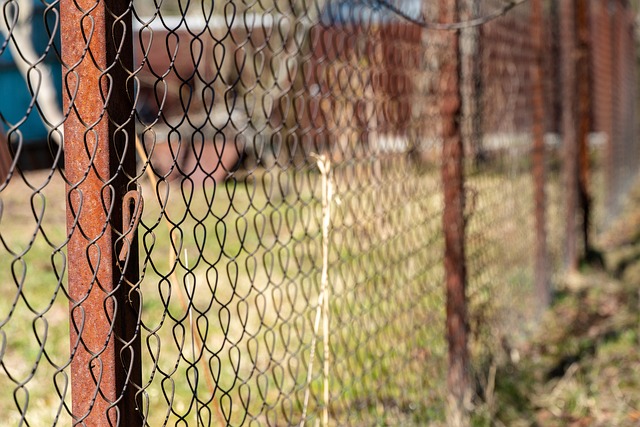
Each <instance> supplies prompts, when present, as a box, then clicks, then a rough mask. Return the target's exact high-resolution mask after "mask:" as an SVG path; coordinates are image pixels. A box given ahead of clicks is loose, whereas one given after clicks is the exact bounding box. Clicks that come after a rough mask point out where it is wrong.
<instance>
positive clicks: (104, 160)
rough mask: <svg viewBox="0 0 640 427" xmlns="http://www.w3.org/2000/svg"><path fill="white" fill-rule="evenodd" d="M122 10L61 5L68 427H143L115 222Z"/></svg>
mask: <svg viewBox="0 0 640 427" xmlns="http://www.w3.org/2000/svg"><path fill="white" fill-rule="evenodd" d="M128 5H129V3H128V2H123V1H117V0H104V1H100V2H95V1H93V0H61V2H60V10H61V14H60V15H61V16H60V18H61V45H62V61H63V67H64V68H63V98H64V108H65V111H67V112H68V113H67V119H66V121H65V124H64V127H65V129H64V130H65V133H64V134H65V141H64V144H65V174H66V178H67V182H68V186H67V229H68V233H69V235H70V240H69V243H68V257H69V263H68V265H69V270H68V282H69V296H70V316H71V318H70V328H71V358H72V359H71V387H72V411H73V419H74V425H86V426H113V425H119V426H138V425H141V418H140V417H139V416H135V414H136V409H137V407H136V405H135V399H134V396H135V392H136V387H135V386H134V384H138V385H139V384H140V383H141V374H140V357H139V355H140V342H139V336H138V334H137V333H136V325H137V323H138V322H137V319H138V312H139V304H140V300H139V297H138V292H137V290H136V289H135V287H132V284H136V283H137V280H138V278H137V276H138V271H137V269H138V259H137V252H138V250H137V247H136V244H135V240H136V239H131V238H127V239H126V240H127V241H126V242H125V238H124V236H123V234H124V233H125V232H126V231H127V230H128V229H129V228H131V227H127V225H124V226H123V223H122V221H123V203H126V206H125V208H126V209H131V210H138V211H139V207H136V206H133V205H130V204H129V203H130V201H131V200H134V201H135V200H138V199H137V198H136V197H131V195H130V197H128V198H127V202H124V200H125V194H126V193H127V190H128V189H129V188H128V186H129V185H135V183H134V181H133V179H134V177H135V145H134V141H135V133H134V132H135V128H134V122H133V117H132V114H131V112H132V111H133V102H132V99H133V89H132V87H133V85H132V81H131V80H128V77H129V74H128V72H127V70H131V69H132V64H133V54H132V48H133V43H132V33H131V12H130V11H129V10H128ZM123 39H124V40H123ZM125 89H126V90H125ZM134 191H135V190H134ZM134 196H135V195H134ZM138 213H139V212H138ZM130 216H131V212H127V214H126V215H125V217H130ZM123 245H124V247H125V249H122V246H123ZM116 246H117V247H118V249H119V250H120V251H121V254H124V256H123V257H122V260H121V261H119V260H118V255H117V254H118V251H117V250H116ZM123 271H124V272H125V273H124V274H123Z"/></svg>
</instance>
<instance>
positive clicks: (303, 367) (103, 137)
mask: <svg viewBox="0 0 640 427" xmlns="http://www.w3.org/2000/svg"><path fill="white" fill-rule="evenodd" d="M577 3H580V2H577ZM566 4H569V3H568V2H567V3H566ZM2 5H3V8H2V17H1V18H2V19H0V21H1V22H0V29H1V32H0V37H1V39H0V41H1V42H2V43H1V44H0V87H2V91H3V94H5V96H4V97H3V99H2V100H0V122H1V124H2V144H1V146H0V271H1V272H2V279H0V287H1V289H2V294H3V295H4V298H3V299H2V300H0V388H1V390H2V392H1V394H0V412H1V413H2V414H3V417H4V419H5V420H6V423H7V425H68V424H70V423H71V424H73V425H86V426H93V425H105V426H106V425H122V426H128V425H131V426H134V425H135V426H138V425H150V426H158V425H175V426H186V425H194V426H195V425H271V426H281V425H301V426H302V425H304V424H306V423H309V424H313V425H317V424H322V425H426V424H434V425H453V424H452V423H453V421H452V420H454V418H455V410H456V408H457V409H461V408H468V407H469V404H472V403H473V401H474V399H481V398H482V390H483V388H486V387H488V386H490V385H489V384H488V382H490V378H487V367H488V366H489V365H490V364H491V363H492V358H493V357H494V356H495V354H496V352H497V351H498V349H502V350H505V349H506V350H507V353H508V352H509V351H508V350H509V349H510V348H511V347H512V346H513V345H515V344H516V343H517V342H518V340H519V339H520V338H521V337H522V336H524V335H526V333H527V331H529V330H530V328H532V327H533V325H534V324H535V321H536V319H537V317H538V316H539V314H540V313H541V312H542V311H543V310H544V308H545V307H546V304H547V303H548V301H549V298H550V296H551V288H550V283H551V281H552V277H553V276H554V275H555V274H556V273H558V272H561V271H563V270H564V269H565V268H566V267H567V266H569V267H571V265H572V263H575V262H577V257H578V255H579V254H580V253H582V252H584V251H587V250H589V247H588V246H589V245H588V244H589V241H588V235H589V232H590V231H591V229H602V228H605V227H606V226H607V224H609V223H610V222H611V221H612V220H613V219H614V218H615V214H616V212H617V211H618V209H619V207H620V205H621V204H622V203H623V200H624V195H625V194H626V192H627V191H628V189H629V188H630V186H631V184H632V182H633V179H634V177H635V175H636V172H637V167H638V166H637V165H638V158H639V157H638V154H639V153H638V148H637V146H638V144H637V140H636V126H637V120H636V114H637V109H636V102H637V97H636V89H635V87H636V80H637V77H636V69H635V65H636V51H635V41H634V33H633V30H634V27H633V25H634V24H633V22H634V21H633V19H634V12H633V11H632V10H631V9H630V7H629V6H628V4H627V3H626V2H624V1H613V2H591V3H590V5H591V6H589V9H588V15H587V16H588V17H589V20H588V23H589V25H588V26H587V27H586V28H587V31H588V32H587V34H588V43H587V44H586V46H587V47H588V49H587V50H586V52H588V53H589V56H588V57H585V58H588V61H589V62H588V64H590V66H588V67H587V69H588V70H590V73H591V77H590V78H589V79H587V81H588V84H589V93H591V94H593V95H592V96H591V97H590V98H589V99H588V100H587V102H588V104H586V105H588V107H589V108H588V109H587V112H588V114H589V120H590V125H589V128H588V132H587V133H586V134H584V132H583V133H581V131H580V129H583V128H580V127H579V125H580V123H582V121H581V120H582V117H583V115H581V113H580V112H581V111H583V110H582V109H581V107H580V105H583V104H580V102H582V101H580V102H579V101H578V100H579V99H582V98H579V97H578V93H581V92H579V90H580V88H581V86H580V85H581V84H582V83H580V82H581V81H583V80H581V79H580V78H577V77H576V75H577V73H578V71H579V70H580V64H582V63H580V62H578V59H579V58H578V56H577V55H569V53H571V52H573V51H572V49H575V50H576V51H578V49H579V48H580V46H582V45H580V40H582V39H580V38H579V37H578V33H579V31H580V30H581V29H583V27H581V26H580V25H577V26H576V28H577V30H576V34H569V35H566V34H565V33H564V32H563V31H565V30H564V29H563V23H566V22H568V21H567V20H571V22H573V20H576V22H582V21H580V20H579V19H578V18H576V16H579V10H578V9H579V8H577V9H576V10H574V9H572V8H570V7H565V8H563V7H559V6H558V4H557V3H556V2H553V1H538V0H529V1H524V2H516V3H506V2H504V1H501V0H483V1H471V0H458V1H453V0H442V1H439V2H428V1H414V0H394V1H390V2H389V1H387V0H376V1H366V0H316V1H314V2H307V1H302V0H300V1H289V2H279V1H277V0H267V1H260V2H251V1H243V2H236V1H228V2H226V3H223V2H211V1H205V0H203V1H201V2H193V1H179V2H175V3H170V2H159V3H157V2H143V1H134V2H133V3H132V4H125V3H122V2H115V1H98V2H95V1H89V0H82V1H81V0H76V1H71V0H60V1H55V2H51V3H47V2H44V1H35V2H33V1H31V0H4V1H3V2H2ZM574 14H575V15H574ZM460 22H461V24H459V25H458V24H455V23H460ZM451 24H455V25H451ZM452 28H457V30H455V31H453V30H452ZM559 34H562V37H558V35H559ZM580 34H582V33H580ZM561 40H562V43H566V44H567V46H565V45H563V44H562V43H561ZM567 40H570V41H571V43H568V42H567ZM567 58H571V59H567ZM576 58H578V59H576ZM561 65H562V67H561ZM567 87H569V88H572V89H569V92H566V91H567V89H566V88H567ZM574 89H575V90H574ZM563 90H564V91H565V92H563ZM567 93H568V94H569V95H571V96H569V97H567V96H566V94H567ZM572 94H573V95H572ZM567 111H570V112H571V111H573V112H574V113H575V114H573V115H572V116H570V117H568V116H567V114H568V113H567ZM574 125H575V126H574ZM571 135H573V136H571ZM570 147H574V148H575V150H577V151H575V153H578V152H580V150H583V151H584V150H586V151H585V152H586V153H587V154H586V155H585V156H586V158H587V159H588V161H587V162H586V163H584V162H578V156H577V155H575V156H572V155H571V153H572V151H570V149H571V148H570ZM585 147H586V148H585ZM567 153H569V154H567ZM571 159H573V160H574V161H575V163H572V160H571ZM572 165H573V166H572ZM585 176H586V177H588V180H586V181H585V180H584V177H585ZM583 183H585V186H581V185H582V184H583ZM581 189H582V190H585V191H586V193H585V194H586V196H588V197H586V196H585V197H583V198H580V193H579V191H580V190H581ZM572 197H573V199H572ZM570 200H574V201H575V202H574V203H573V204H571V203H570V202H569V201H570ZM585 200H588V201H592V202H593V210H595V213H594V214H593V215H594V217H595V219H594V220H593V221H592V222H593V224H594V227H589V226H588V225H589V223H590V222H589V221H590V216H589V215H591V214H590V213H589V212H590V210H589V208H588V207H587V208H586V209H585V206H587V204H586V202H585ZM589 206H590V205H589ZM582 223H586V224H587V226H585V227H584V229H585V233H584V234H582V233H581V231H580V230H581V228H580V227H581V225H580V224H582ZM582 241H584V242H582ZM567 242H574V245H575V247H574V248H573V252H572V249H571V248H570V247H567V246H566V244H567ZM580 242H582V243H584V246H587V247H586V248H585V249H584V251H581V250H580V249H579V248H578V246H580V245H579V243H580ZM572 254H573V255H572ZM574 258H575V259H574ZM456 375H457V376H456ZM472 389H473V390H474V392H473V393H471V392H469V390H472ZM452 396H453V398H452ZM447 417H449V418H448V421H447ZM452 417H453V418H452Z"/></svg>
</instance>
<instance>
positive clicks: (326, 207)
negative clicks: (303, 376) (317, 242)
mask: <svg viewBox="0 0 640 427" xmlns="http://www.w3.org/2000/svg"><path fill="white" fill-rule="evenodd" d="M313 157H315V159H316V161H317V164H318V169H319V170H320V174H321V175H322V273H321V277H320V295H318V306H317V308H316V318H315V322H314V324H313V339H312V340H311V353H310V355H309V364H308V366H307V383H306V385H307V386H306V389H305V391H304V404H303V408H302V418H301V420H300V427H304V422H305V419H306V418H307V408H308V405H309V394H310V389H311V377H312V376H313V361H314V357H315V347H316V341H317V337H318V329H319V328H320V318H321V317H322V340H323V349H324V351H323V354H324V364H323V370H322V380H323V382H322V388H323V408H322V426H323V427H327V426H328V425H329V367H330V363H329V362H330V361H329V357H330V353H329V274H328V273H329V231H330V226H331V200H332V199H333V183H332V181H331V176H330V174H331V161H330V160H329V159H328V158H326V157H325V156H323V155H322V156H318V155H315V154H313Z"/></svg>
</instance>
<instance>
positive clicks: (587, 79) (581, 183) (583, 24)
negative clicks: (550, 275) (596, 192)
mask: <svg viewBox="0 0 640 427" xmlns="http://www.w3.org/2000/svg"><path fill="white" fill-rule="evenodd" d="M589 12H590V10H589V1H588V0H576V17H575V19H576V33H577V34H576V35H577V43H578V46H577V49H578V55H577V58H576V79H577V85H578V88H577V90H578V158H579V165H578V168H579V172H578V195H579V204H580V212H581V214H582V224H581V225H582V230H581V232H582V233H581V234H582V243H583V251H584V253H583V255H584V256H585V257H586V258H588V257H589V255H590V254H591V242H590V230H589V229H590V225H591V224H590V223H591V194H590V192H589V185H590V161H589V133H590V132H591V114H592V102H591V52H590V50H591V34H590V31H591V30H590V25H589V18H590V13H589Z"/></svg>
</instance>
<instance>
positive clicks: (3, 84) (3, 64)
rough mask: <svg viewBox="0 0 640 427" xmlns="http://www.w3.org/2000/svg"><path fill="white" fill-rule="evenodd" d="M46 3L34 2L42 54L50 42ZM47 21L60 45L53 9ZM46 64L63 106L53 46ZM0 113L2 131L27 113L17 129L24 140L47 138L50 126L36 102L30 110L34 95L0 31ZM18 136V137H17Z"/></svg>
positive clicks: (59, 70) (34, 22) (34, 34)
mask: <svg viewBox="0 0 640 427" xmlns="http://www.w3.org/2000/svg"><path fill="white" fill-rule="evenodd" d="M45 10H46V7H45V5H43V4H42V2H40V1H37V0H36V1H35V2H34V9H33V16H32V29H33V32H32V42H33V46H34V48H35V52H36V54H38V55H43V54H44V52H45V51H46V50H47V45H48V43H49V39H50V36H49V33H48V32H47V27H46V26H45ZM46 19H47V23H48V26H49V30H50V31H56V35H55V38H54V43H55V44H56V46H60V34H59V26H58V27H56V26H55V25H56V16H55V14H54V11H53V10H51V11H49V12H48V13H47V14H46ZM44 63H45V64H47V65H48V66H49V68H50V70H51V75H52V78H53V81H54V83H55V86H56V87H55V90H56V92H57V95H58V102H59V105H62V98H61V93H62V66H61V65H60V60H59V59H58V57H57V55H56V52H55V51H54V49H53V47H51V48H49V51H48V52H47V55H46V56H45V58H44ZM0 93H2V96H1V97H0V115H1V116H2V118H1V125H2V128H3V131H4V132H5V133H7V132H8V131H9V129H10V127H11V126H15V125H17V124H18V123H20V122H21V121H22V120H23V119H24V118H25V116H27V113H28V116H27V118H26V120H25V121H24V122H22V123H21V124H20V125H19V126H18V130H19V131H20V133H21V134H22V137H23V142H24V143H26V144H33V143H36V142H40V143H41V142H42V141H45V140H46V138H47V134H48V131H47V128H46V126H45V125H44V123H43V122H42V119H41V118H40V114H39V113H38V110H37V108H36V107H35V104H34V106H33V108H32V110H31V111H29V106H30V104H31V103H32V102H33V99H34V96H32V95H31V93H30V92H29V86H28V85H27V82H26V81H25V79H24V78H23V76H22V74H20V72H19V71H18V68H17V67H16V64H15V62H14V59H13V56H12V55H11V51H10V50H9V45H8V43H7V41H6V39H5V38H4V34H3V33H0ZM14 138H15V137H14Z"/></svg>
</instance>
